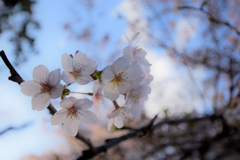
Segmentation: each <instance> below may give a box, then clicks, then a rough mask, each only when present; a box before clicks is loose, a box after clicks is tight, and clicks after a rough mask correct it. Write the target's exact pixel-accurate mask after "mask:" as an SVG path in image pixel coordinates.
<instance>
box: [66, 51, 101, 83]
mask: <svg viewBox="0 0 240 160" xmlns="http://www.w3.org/2000/svg"><path fill="white" fill-rule="evenodd" d="M62 66H63V69H64V71H63V73H62V79H63V81H64V82H66V83H74V82H77V83H78V84H80V85H85V84H88V83H89V82H90V81H93V78H92V77H91V76H90V75H91V74H93V73H94V72H95V70H96V68H97V64H96V62H94V61H91V60H89V59H87V56H86V54H84V53H81V52H77V53H76V55H75V56H74V57H73V58H72V57H71V56H70V55H68V54H66V53H65V54H64V55H62Z"/></svg>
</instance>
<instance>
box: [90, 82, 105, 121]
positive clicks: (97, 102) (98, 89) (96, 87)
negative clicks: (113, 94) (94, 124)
mask: <svg viewBox="0 0 240 160" xmlns="http://www.w3.org/2000/svg"><path fill="white" fill-rule="evenodd" d="M102 90H103V84H102V83H99V82H98V81H95V82H94V84H93V96H92V102H93V107H94V109H95V113H96V115H97V117H99V114H100V106H101V104H102V102H103V98H104V96H103V94H102Z"/></svg>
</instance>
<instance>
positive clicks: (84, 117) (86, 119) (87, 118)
mask: <svg viewBox="0 0 240 160" xmlns="http://www.w3.org/2000/svg"><path fill="white" fill-rule="evenodd" d="M78 111H79V113H80V115H79V119H80V122H83V123H86V124H93V123H94V122H95V121H96V119H97V116H96V115H95V114H94V113H93V112H91V111H89V110H88V109H80V110H78Z"/></svg>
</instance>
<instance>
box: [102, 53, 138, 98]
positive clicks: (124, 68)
mask: <svg viewBox="0 0 240 160" xmlns="http://www.w3.org/2000/svg"><path fill="white" fill-rule="evenodd" d="M141 75H142V71H141V69H140V67H139V66H137V65H130V64H129V61H128V59H127V58H126V57H120V58H118V59H117V60H116V61H115V62H114V63H113V64H112V65H110V66H107V67H106V68H105V69H104V70H103V72H102V81H103V84H104V86H103V94H104V96H105V97H107V98H108V99H110V100H112V101H114V100H116V99H117V98H118V97H119V94H125V93H126V92H127V91H128V90H129V89H130V88H131V87H132V85H133V81H135V80H136V79H137V78H139V77H140V76H141Z"/></svg>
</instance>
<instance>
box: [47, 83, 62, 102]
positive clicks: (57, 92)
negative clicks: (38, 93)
mask: <svg viewBox="0 0 240 160" xmlns="http://www.w3.org/2000/svg"><path fill="white" fill-rule="evenodd" d="M63 89H64V86H63V85H62V84H58V86H56V87H53V88H51V95H50V97H51V98H52V99H56V98H59V97H61V95H62V92H63Z"/></svg>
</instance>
